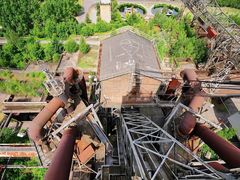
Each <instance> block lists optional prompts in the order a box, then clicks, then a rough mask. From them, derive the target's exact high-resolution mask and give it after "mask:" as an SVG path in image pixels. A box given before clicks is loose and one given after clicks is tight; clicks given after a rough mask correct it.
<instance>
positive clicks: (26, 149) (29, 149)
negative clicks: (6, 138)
mask: <svg viewBox="0 0 240 180" xmlns="http://www.w3.org/2000/svg"><path fill="white" fill-rule="evenodd" d="M36 156H37V152H36V151H35V148H34V147H33V146H31V145H20V144H16V145H7V144H5V145H1V146H0V157H36Z"/></svg>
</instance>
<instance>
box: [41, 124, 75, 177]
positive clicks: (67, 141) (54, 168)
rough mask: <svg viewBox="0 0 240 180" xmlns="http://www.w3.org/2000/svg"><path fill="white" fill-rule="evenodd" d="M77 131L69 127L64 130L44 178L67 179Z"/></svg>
mask: <svg viewBox="0 0 240 180" xmlns="http://www.w3.org/2000/svg"><path fill="white" fill-rule="evenodd" d="M77 133H78V132H77V129H76V128H70V129H67V130H65V131H64V133H63V136H62V138H61V141H60V143H59V145H58V147H57V150H56V152H55V153H54V156H53V159H52V162H51V164H50V167H49V169H48V171H47V173H46V175H45V177H44V179H45V180H68V179H69V174H70V169H71V164H72V157H73V151H74V145H75V140H76V138H77Z"/></svg>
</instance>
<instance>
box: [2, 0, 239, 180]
mask: <svg viewBox="0 0 240 180" xmlns="http://www.w3.org/2000/svg"><path fill="white" fill-rule="evenodd" d="M183 2H184V4H185V5H186V7H188V8H189V9H190V11H191V12H192V13H193V14H194V15H195V16H197V18H198V21H199V22H200V23H201V22H202V24H201V25H202V26H203V27H202V28H203V30H205V31H206V32H207V33H208V34H209V37H208V38H210V39H211V41H214V42H216V43H215V44H214V45H215V46H214V47H213V52H212V54H210V56H209V58H210V57H211V58H212V59H210V60H209V61H208V62H209V67H207V69H208V68H210V69H211V70H209V71H208V72H209V74H211V73H212V76H208V75H206V74H207V73H205V72H204V73H202V72H201V71H198V70H196V69H193V68H184V69H182V70H181V71H180V72H175V74H174V73H172V72H171V73H169V72H167V71H165V69H163V68H162V67H161V66H160V60H159V59H158V56H157V54H156V53H157V52H156V50H155V47H154V42H153V41H151V40H149V39H147V38H145V37H143V36H141V35H139V34H137V33H136V32H132V31H130V30H127V31H124V32H121V33H119V34H116V35H114V36H111V37H108V38H106V39H104V40H102V41H101V44H100V48H99V57H98V68H97V75H96V77H94V78H93V79H92V83H91V84H90V86H91V87H90V88H88V87H87V83H86V74H85V73H84V70H81V69H79V68H76V67H66V68H65V69H64V70H63V69H62V70H63V72H58V73H56V72H49V71H48V70H46V69H44V70H43V71H44V73H45V75H46V81H45V82H44V85H45V87H46V89H47V91H48V95H47V97H45V98H42V100H41V102H28V103H23V102H22V103H21V102H20V103H19V102H15V100H14V99H13V98H9V99H7V100H6V103H5V105H4V111H5V114H6V115H7V116H8V118H6V119H5V121H4V122H3V123H2V124H1V128H2V127H6V126H7V125H8V124H9V121H10V119H11V116H16V117H21V115H22V114H23V113H24V114H28V118H29V119H31V121H30V125H29V126H28V131H27V133H28V136H29V138H30V139H31V145H27V146H22V145H18V146H11V147H6V146H4V147H2V149H1V151H0V156H1V157H5V158H6V157H33V156H34V157H37V158H38V159H39V160H40V168H43V167H44V168H48V171H47V173H46V175H45V177H44V178H45V179H46V180H55V179H59V180H61V179H62V180H65V179H73V180H75V179H84V180H85V179H103V180H111V179H124V180H125V179H144V180H145V179H169V180H171V179H239V177H240V171H239V168H240V147H239V140H237V141H236V142H237V143H235V142H234V143H232V142H231V141H228V140H226V139H224V138H223V137H221V136H219V135H218V134H217V132H218V131H221V130H222V129H225V128H231V127H236V126H238V125H239V123H238V121H237V119H238V118H239V112H234V114H231V116H230V115H229V118H228V119H227V120H226V121H221V120H220V118H219V119H217V120H213V118H212V117H209V116H205V114H204V112H205V111H208V110H209V109H210V107H209V106H207V105H206V104H208V105H209V102H210V100H212V98H219V97H235V96H239V94H240V93H239V91H240V90H239V88H238V86H239V85H238V84H237V83H239V82H237V81H234V77H235V76H236V73H235V74H231V72H232V71H234V72H237V73H239V69H238V66H239V64H238V63H240V62H239V61H238V56H237V55H238V53H239V52H240V51H239V52H237V51H233V52H232V53H229V54H228V55H229V57H228V58H225V56H224V58H221V57H220V55H219V52H221V53H225V52H226V51H227V50H228V49H224V48H222V46H223V45H222V44H221V42H225V40H226V39H225V40H223V39H221V38H222V37H228V38H230V40H231V41H234V40H235V38H236V36H235V35H233V34H231V33H230V32H228V29H227V28H225V27H224V26H222V25H219V24H218V23H219V22H215V20H216V19H214V18H213V20H211V18H210V17H212V15H211V14H210V12H208V11H207V10H206V9H205V8H204V7H205V6H203V4H201V3H202V2H201V1H199V2H197V1H183ZM109 3H110V1H101V4H100V10H101V5H105V4H107V5H109ZM208 5H209V4H208ZM199 8H201V9H203V10H205V11H204V12H205V13H201V14H199V13H200V12H199ZM199 18H200V20H199ZM106 21H109V16H108V17H107V18H106ZM203 22H204V23H203ZM204 28H205V29H204ZM215 32H216V33H215ZM219 34H221V35H223V36H221V37H219V36H220V35H219ZM217 38H220V39H217ZM237 38H238V37H237ZM228 40H229V39H228ZM226 42H229V41H227V40H226ZM218 43H219V44H220V45H219V46H217V45H218ZM223 44H224V45H225V44H226V43H223ZM234 45H236V46H234V48H238V49H240V46H239V43H237V42H235V43H234ZM226 47H228V46H226ZM231 50H232V49H231ZM234 53H235V54H234ZM230 60H232V61H230ZM216 62H219V64H220V65H219V66H218V64H215V63H216ZM236 62H237V63H236ZM219 69H220V70H219ZM217 70H219V71H217ZM214 71H217V73H216V72H215V73H214ZM206 72H207V70H206ZM226 79H230V80H229V81H228V80H226ZM226 87H228V88H229V89H232V91H229V89H227V90H226ZM89 89H90V90H89ZM221 100H222V99H221ZM206 106H207V107H206ZM26 109H28V110H29V113H27V112H26ZM236 111H237V110H236ZM29 114H30V115H29ZM211 115H213V114H211ZM237 136H239V131H238V132H237ZM204 144H206V145H207V146H208V147H209V148H210V149H211V150H212V151H213V152H214V153H215V154H216V156H217V157H218V158H217V159H211V158H207V157H206V156H203V155H201V153H202V152H201V151H202V149H201V147H202V146H203V145H204ZM4 148H5V149H4ZM3 150H5V151H6V152H4V153H3ZM13 152H14V153H13ZM6 168H7V165H6V166H5V167H1V168H0V172H1V171H2V170H3V169H6Z"/></svg>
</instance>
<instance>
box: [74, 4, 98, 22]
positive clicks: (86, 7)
mask: <svg viewBox="0 0 240 180" xmlns="http://www.w3.org/2000/svg"><path fill="white" fill-rule="evenodd" d="M97 2H99V1H98V0H84V5H83V8H84V13H83V14H82V15H80V16H77V17H76V19H77V21H78V22H79V23H81V22H84V21H85V19H86V15H87V13H88V12H89V10H90V8H91V7H92V6H93V5H94V4H96V3H97Z"/></svg>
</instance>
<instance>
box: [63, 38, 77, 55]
mask: <svg viewBox="0 0 240 180" xmlns="http://www.w3.org/2000/svg"><path fill="white" fill-rule="evenodd" d="M64 49H65V51H67V52H68V53H74V52H76V51H77V50H78V49H79V48H78V44H77V43H76V42H75V41H74V40H73V39H69V40H67V42H66V43H65V44H64Z"/></svg>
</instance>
